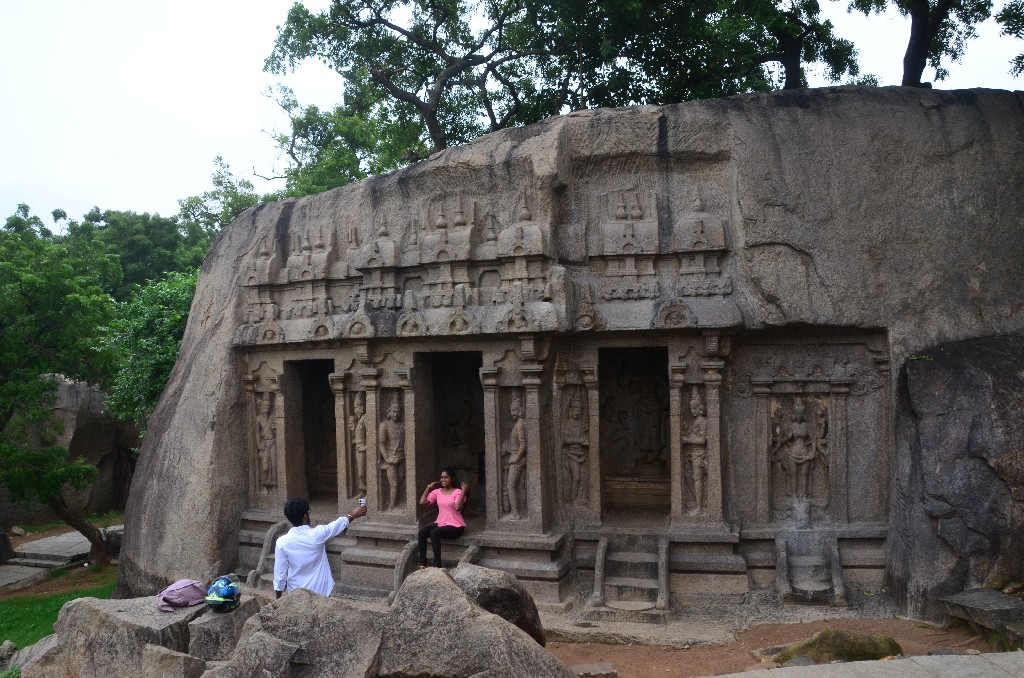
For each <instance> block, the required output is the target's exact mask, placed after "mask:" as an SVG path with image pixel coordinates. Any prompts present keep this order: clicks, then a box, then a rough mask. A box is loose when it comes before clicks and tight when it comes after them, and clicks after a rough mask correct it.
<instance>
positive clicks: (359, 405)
mask: <svg viewBox="0 0 1024 678" xmlns="http://www.w3.org/2000/svg"><path fill="white" fill-rule="evenodd" d="M348 430H349V433H350V434H351V440H352V456H353V458H354V459H355V464H356V477H355V481H356V491H357V492H358V495H357V496H358V498H359V499H362V498H363V497H365V496H366V393H364V392H359V393H357V394H356V397H355V402H353V403H352V416H350V417H349V418H348Z"/></svg>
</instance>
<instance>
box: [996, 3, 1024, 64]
mask: <svg viewBox="0 0 1024 678" xmlns="http://www.w3.org/2000/svg"><path fill="white" fill-rule="evenodd" d="M996 21H998V22H999V24H1000V25H1001V26H1002V29H1001V32H1002V34H1003V35H1008V36H1010V37H1013V38H1017V39H1018V40H1024V0H1010V2H1007V3H1006V4H1005V5H1003V8H1002V9H1001V10H999V13H998V14H997V15H996ZM1010 73H1012V74H1013V75H1015V76H1016V75H1020V74H1021V73H1024V52H1022V53H1021V54H1018V55H1017V56H1015V57H1014V58H1013V60H1012V61H1011V62H1010Z"/></svg>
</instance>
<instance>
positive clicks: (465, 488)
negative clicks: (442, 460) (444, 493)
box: [462, 483, 469, 492]
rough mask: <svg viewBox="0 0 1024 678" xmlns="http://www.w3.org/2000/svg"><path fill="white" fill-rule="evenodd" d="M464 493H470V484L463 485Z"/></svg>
mask: <svg viewBox="0 0 1024 678" xmlns="http://www.w3.org/2000/svg"><path fill="white" fill-rule="evenodd" d="M462 491H463V492H469V483H462Z"/></svg>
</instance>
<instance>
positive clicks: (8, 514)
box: [0, 376, 139, 525]
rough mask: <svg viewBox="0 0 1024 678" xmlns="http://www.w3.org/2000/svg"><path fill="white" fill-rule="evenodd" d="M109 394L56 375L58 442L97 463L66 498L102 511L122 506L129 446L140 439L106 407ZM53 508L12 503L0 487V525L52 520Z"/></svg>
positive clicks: (91, 510)
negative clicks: (88, 480)
mask: <svg viewBox="0 0 1024 678" xmlns="http://www.w3.org/2000/svg"><path fill="white" fill-rule="evenodd" d="M105 397H106V396H105V395H104V394H103V392H102V391H100V389H99V388H98V387H96V386H91V385H89V384H86V383H83V382H74V381H69V380H67V379H65V378H64V377H60V376H58V377H57V396H56V402H55V403H54V406H53V409H54V416H55V418H56V419H57V421H58V422H60V425H61V432H60V434H59V435H58V436H57V438H56V440H54V444H56V445H60V446H62V447H66V448H68V450H69V452H70V454H71V457H72V458H74V457H81V458H82V459H84V460H85V461H87V462H89V463H90V464H94V465H96V467H97V468H98V471H99V473H98V475H97V478H96V481H95V482H94V483H93V484H92V485H91V486H90V487H88V488H86V489H84V490H80V491H70V490H65V493H64V498H65V500H66V501H68V502H70V503H71V504H72V506H73V507H74V508H75V509H77V510H81V511H83V512H85V513H86V514H89V513H102V512H105V511H109V510H111V509H115V508H123V507H124V505H125V502H126V501H127V499H128V484H129V482H130V480H131V472H132V468H131V465H132V461H131V460H132V457H131V455H130V453H129V450H130V449H131V448H134V447H137V446H138V444H139V441H138V433H137V432H136V431H135V429H134V427H133V426H131V425H129V424H125V423H123V422H118V421H117V420H116V419H115V418H114V416H113V415H112V414H110V412H109V411H108V410H107V409H106V407H105V406H104V402H103V401H104V398H105ZM52 519H53V513H52V512H51V511H50V509H49V508H47V507H46V506H44V505H42V504H39V503H36V502H21V501H19V502H11V501H9V500H8V498H7V491H6V490H5V489H0V525H12V524H14V523H19V522H22V523H35V522H42V521H44V520H52Z"/></svg>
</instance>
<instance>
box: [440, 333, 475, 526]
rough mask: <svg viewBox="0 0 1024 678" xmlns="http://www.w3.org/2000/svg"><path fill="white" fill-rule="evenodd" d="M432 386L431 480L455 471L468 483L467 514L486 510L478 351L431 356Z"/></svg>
mask: <svg viewBox="0 0 1024 678" xmlns="http://www.w3.org/2000/svg"><path fill="white" fill-rule="evenodd" d="M429 358H430V362H431V376H432V382H433V396H434V398H433V400H434V410H433V414H434V416H433V429H434V430H433V436H432V443H433V447H434V451H435V456H434V459H433V460H432V462H433V464H434V468H433V469H430V470H429V471H428V473H431V474H433V475H430V479H431V480H437V474H438V473H440V470H441V469H442V468H444V467H445V466H450V467H452V468H453V469H454V470H455V472H456V474H457V475H458V478H459V482H462V481H466V482H468V483H469V488H470V489H469V503H468V504H467V505H466V508H465V509H464V512H465V513H467V514H473V513H483V510H484V504H483V500H484V481H485V478H486V476H485V474H484V389H483V385H482V384H481V383H480V367H481V366H482V365H483V359H482V357H481V354H480V353H478V352H475V351H460V352H453V353H431V354H429Z"/></svg>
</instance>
